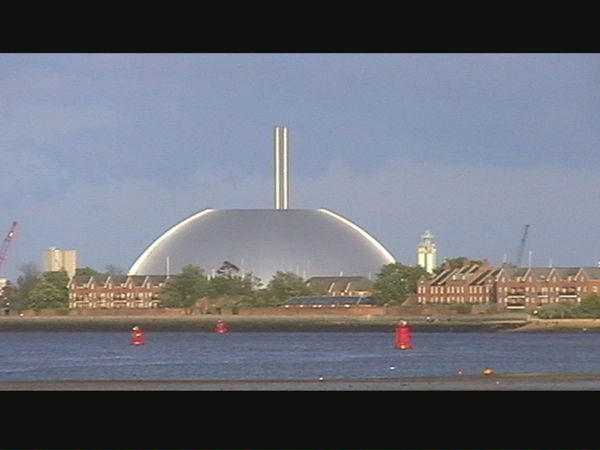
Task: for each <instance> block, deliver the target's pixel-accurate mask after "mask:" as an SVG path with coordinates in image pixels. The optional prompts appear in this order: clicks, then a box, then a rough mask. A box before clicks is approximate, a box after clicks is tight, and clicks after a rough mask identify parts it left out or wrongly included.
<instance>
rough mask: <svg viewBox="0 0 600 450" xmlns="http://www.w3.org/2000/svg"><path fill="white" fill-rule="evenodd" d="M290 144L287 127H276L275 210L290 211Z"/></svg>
mask: <svg viewBox="0 0 600 450" xmlns="http://www.w3.org/2000/svg"><path fill="white" fill-rule="evenodd" d="M288 143H289V138H288V129H287V128H286V127H275V209H288V200H289V153H288Z"/></svg>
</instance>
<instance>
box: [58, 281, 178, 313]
mask: <svg viewBox="0 0 600 450" xmlns="http://www.w3.org/2000/svg"><path fill="white" fill-rule="evenodd" d="M166 281H167V276H166V275H156V276H154V275H76V276H74V277H73V278H71V280H70V281H69V284H68V285H67V286H68V288H69V308H156V307H158V304H159V301H158V296H159V294H160V293H161V291H162V289H163V288H164V286H165V283H166Z"/></svg>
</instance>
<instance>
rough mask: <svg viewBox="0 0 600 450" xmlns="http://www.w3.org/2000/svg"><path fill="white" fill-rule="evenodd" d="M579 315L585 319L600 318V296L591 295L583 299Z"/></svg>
mask: <svg viewBox="0 0 600 450" xmlns="http://www.w3.org/2000/svg"><path fill="white" fill-rule="evenodd" d="M577 313H578V314H579V315H581V316H583V317H595V318H598V317H600V295H598V294H590V295H587V296H585V297H583V298H582V299H581V303H580V304H579V306H578V307H577Z"/></svg>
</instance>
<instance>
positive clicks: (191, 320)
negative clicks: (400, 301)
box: [0, 315, 600, 333]
mask: <svg viewBox="0 0 600 450" xmlns="http://www.w3.org/2000/svg"><path fill="white" fill-rule="evenodd" d="M219 319H221V320H224V321H225V322H227V323H228V325H229V326H230V328H231V330H232V332H249V331H251V332H301V331H307V332H326V331H348V332H352V331H355V332H369V331H373V332H381V331H384V332H387V331H393V330H394V328H395V325H396V324H397V323H398V322H399V321H400V320H407V321H408V323H409V325H410V326H411V327H412V329H413V331H414V332H440V333H447V332H492V333H494V332H496V333H497V332H501V333H535V332H542V333H548V332H563V333H564V332H567V333H581V332H588V333H594V332H600V320H597V319H531V320H527V319H523V318H507V317H494V316H491V317H481V316H448V317H442V318H436V319H434V320H427V319H426V318H424V317H419V316H417V317H406V316H403V317H400V316H326V315H324V316H272V315H264V316H259V315H252V316H243V315H190V316H170V317H165V316H135V315H131V316H93V317H89V316H28V317H18V316H8V317H0V332H3V331H13V332H14V331H74V332H77V331H123V332H129V331H130V330H131V327H132V326H133V325H138V326H140V327H142V328H143V329H145V330H146V331H151V332H160V331H171V332H178V331H180V332H184V331H206V332H211V331H213V330H214V326H215V324H216V322H217V320H219Z"/></svg>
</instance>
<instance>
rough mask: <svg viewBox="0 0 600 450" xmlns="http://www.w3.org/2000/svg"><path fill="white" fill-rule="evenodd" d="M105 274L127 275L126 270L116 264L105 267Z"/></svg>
mask: <svg viewBox="0 0 600 450" xmlns="http://www.w3.org/2000/svg"><path fill="white" fill-rule="evenodd" d="M104 273H105V274H106V275H125V273H126V270H125V269H123V268H122V267H119V266H115V265H114V264H108V265H106V266H104Z"/></svg>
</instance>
